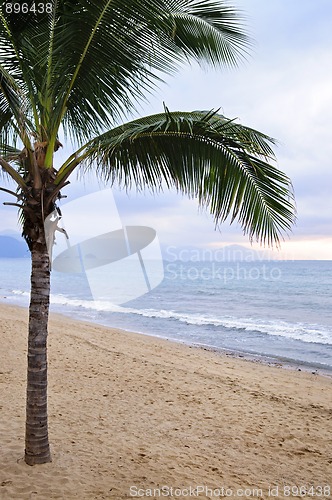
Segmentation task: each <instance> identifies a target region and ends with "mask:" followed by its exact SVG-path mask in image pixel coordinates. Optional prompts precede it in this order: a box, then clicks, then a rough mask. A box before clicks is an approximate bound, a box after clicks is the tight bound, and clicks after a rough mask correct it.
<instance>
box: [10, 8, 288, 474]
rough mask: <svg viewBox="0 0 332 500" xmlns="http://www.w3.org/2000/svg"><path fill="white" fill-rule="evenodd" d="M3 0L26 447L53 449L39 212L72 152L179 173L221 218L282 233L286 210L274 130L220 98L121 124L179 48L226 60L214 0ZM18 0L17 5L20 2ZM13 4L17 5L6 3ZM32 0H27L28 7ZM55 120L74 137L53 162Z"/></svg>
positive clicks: (179, 57)
mask: <svg viewBox="0 0 332 500" xmlns="http://www.w3.org/2000/svg"><path fill="white" fill-rule="evenodd" d="M18 5H19V4H15V5H14V4H12V3H11V2H4V3H3V5H2V7H1V14H0V17H1V23H0V73H1V74H0V165H1V167H2V169H1V171H2V174H3V177H4V178H6V177H9V178H11V179H12V180H13V181H14V182H15V183H16V186H17V190H16V191H15V192H14V191H11V190H10V189H7V188H2V189H3V190H5V191H6V192H7V193H8V194H12V195H13V196H15V197H16V201H15V202H14V203H12V204H13V205H15V206H18V207H19V213H20V220H21V222H22V234H23V236H24V238H25V240H26V241H27V244H28V247H29V250H30V252H31V261H32V271H31V298H30V308H29V336H28V380H27V404H26V444H25V461H26V463H27V464H30V465H34V464H37V463H45V462H48V461H50V460H51V457H50V449H49V442H48V424H47V325H48V313H49V294H50V262H49V255H48V251H47V245H46V241H45V231H44V221H45V219H46V217H47V216H48V215H49V214H50V213H51V212H52V211H53V210H54V209H55V208H56V203H57V200H58V199H59V198H60V197H61V192H62V190H63V188H64V187H65V186H66V185H67V184H68V183H69V181H68V178H69V176H70V175H71V174H72V172H73V171H74V170H76V169H77V168H78V167H80V166H84V168H91V169H94V170H95V172H96V174H97V175H98V176H100V177H101V178H104V179H105V180H106V181H107V182H109V183H110V184H112V183H113V182H115V181H116V182H118V183H119V184H120V185H121V186H129V185H132V184H134V185H135V186H137V187H138V188H145V187H148V188H150V189H152V190H158V189H160V186H161V184H163V183H164V184H166V186H167V187H172V186H175V187H176V188H177V189H178V190H179V191H181V192H183V193H186V194H187V195H188V196H190V197H197V198H198V200H199V203H200V204H201V205H202V206H205V207H206V208H207V209H208V210H209V211H210V212H211V214H212V215H213V217H214V218H215V220H216V222H217V223H220V222H223V221H225V220H226V218H227V217H228V216H230V218H231V221H233V220H234V219H237V220H238V221H239V222H240V224H241V225H242V228H243V230H244V232H246V233H248V234H249V237H250V238H251V239H252V238H257V239H258V240H259V241H261V242H265V243H267V244H273V243H278V242H279V239H280V236H281V235H282V233H283V232H284V231H285V230H288V229H290V227H291V226H292V224H293V221H294V209H293V201H292V192H291V188H290V182H289V179H288V177H287V176H286V175H284V174H283V173H282V172H280V171H279V170H278V169H277V168H276V167H275V166H273V161H272V160H273V151H272V146H273V140H272V139H271V138H269V137H267V136H266V135H264V134H262V133H260V132H257V131H255V130H252V129H250V128H247V127H245V126H242V125H239V124H237V123H235V122H234V121H232V120H228V119H226V118H225V117H224V116H221V115H220V114H218V113H217V112H206V111H204V112H203V111H195V112H191V113H189V112H184V113H181V112H176V113H171V112H170V111H169V110H168V109H167V108H165V110H164V112H163V113H161V114H158V115H154V116H148V117H145V118H140V119H137V120H134V121H131V122H129V123H127V124H124V125H119V123H120V122H121V121H122V119H123V117H124V116H125V115H126V114H127V113H128V111H130V112H131V111H133V110H134V109H135V107H134V106H135V103H136V102H138V100H140V99H141V98H143V97H144V95H145V94H146V93H147V92H149V91H151V90H152V89H153V88H154V86H155V85H156V83H158V82H159V81H160V78H161V75H162V73H169V72H172V71H174V70H175V69H176V68H177V66H178V65H179V64H181V63H182V62H186V61H187V60H190V59H191V60H196V61H198V62H199V63H201V64H210V65H214V66H216V65H230V66H232V65H233V66H234V65H235V64H236V62H237V61H238V60H239V59H241V58H242V57H244V56H245V54H246V49H247V47H248V46H249V40H248V38H247V36H246V35H245V33H244V31H243V28H242V27H241V26H242V25H241V23H242V21H241V18H240V16H239V14H238V13H237V12H236V11H235V10H234V9H233V8H232V7H230V6H228V5H226V4H225V3H224V1H223V0H205V1H200V0H158V1H156V0H126V1H123V0H98V1H97V0H51V1H48V2H47V3H37V2H36V3H32V4H31V5H30V3H29V4H21V6H20V8H19V9H18V7H17V6H18ZM23 5H25V6H27V7H26V8H24V7H23ZM15 6H16V7H15ZM33 6H34V7H33ZM60 131H63V132H64V135H65V137H69V139H71V140H72V143H73V144H76V145H77V144H78V145H79V147H77V150H76V151H75V152H74V153H73V154H72V155H71V156H70V157H69V158H68V159H67V160H66V161H65V162H64V163H63V164H62V165H61V166H60V168H58V169H56V168H55V167H54V155H55V153H56V152H57V151H58V149H59V148H60V147H61V144H60V141H59V132H60Z"/></svg>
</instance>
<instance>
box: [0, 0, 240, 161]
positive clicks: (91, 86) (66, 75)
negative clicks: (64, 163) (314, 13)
mask: <svg viewBox="0 0 332 500" xmlns="http://www.w3.org/2000/svg"><path fill="white" fill-rule="evenodd" d="M48 4H49V5H50V4H51V5H52V9H49V12H45V13H44V14H38V15H33V14H32V13H31V12H29V13H26V14H24V13H22V11H21V12H20V13H19V14H7V13H6V12H5V10H4V8H3V7H2V10H1V16H0V17H1V21H2V22H1V23H0V64H3V65H4V67H5V69H6V70H7V71H8V72H9V73H10V74H12V75H14V73H15V78H16V79H17V80H19V81H20V83H21V84H22V86H23V87H24V93H25V94H26V95H29V108H30V112H31V114H32V115H33V116H34V122H35V129H36V133H37V134H39V135H41V134H44V137H43V138H42V139H41V140H43V141H44V140H51V141H53V142H54V141H55V137H56V135H57V133H58V130H59V126H60V123H61V122H62V123H63V126H64V129H65V133H66V134H69V135H71V136H73V137H74V138H75V139H76V140H78V141H82V140H83V141H86V140H88V139H89V138H91V137H92V136H93V135H97V134H99V133H100V132H101V131H102V130H105V128H110V127H112V126H114V123H118V122H119V120H120V119H122V118H123V116H124V115H127V113H128V111H131V110H133V109H134V107H135V105H136V103H137V102H138V100H141V99H144V98H145V96H146V94H147V93H149V92H151V90H152V89H153V88H154V87H155V85H156V84H157V83H158V82H159V81H160V77H158V76H157V75H161V74H162V73H169V72H173V71H174V70H175V69H176V68H177V67H178V66H179V64H181V63H182V62H183V61H186V60H188V59H192V58H194V59H195V60H197V61H198V62H204V61H205V62H207V63H208V64H213V65H215V64H226V65H233V64H235V61H236V60H238V59H239V58H240V57H241V56H242V55H243V54H244V53H245V50H246V47H247V46H248V43H249V42H248V39H247V37H246V35H245V34H244V31H243V29H242V21H241V19H240V16H239V15H238V12H236V11H235V10H234V9H232V8H230V7H228V6H227V4H226V3H225V2H224V1H223V0H218V1H216V0H214V1H213V0H205V1H204V2H203V1H197V0H160V1H158V2H156V1H155V0H144V1H143V0H126V1H125V2H124V1H123V0H98V1H97V0H71V1H68V0H50V2H48ZM2 51H3V52H2ZM5 53H6V57H5V56H4V54H5ZM46 131H47V132H46ZM50 148H51V149H50V151H51V150H52V145H51V146H50Z"/></svg>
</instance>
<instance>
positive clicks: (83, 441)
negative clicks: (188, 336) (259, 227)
mask: <svg viewBox="0 0 332 500" xmlns="http://www.w3.org/2000/svg"><path fill="white" fill-rule="evenodd" d="M0 332H1V344H0V349H1V354H0V363H1V364H0V414H1V420H0V439H1V448H0V498H1V499H5V500H7V499H15V500H19V499H41V500H46V499H53V498H59V499H65V500H68V499H74V498H77V499H103V498H104V499H106V498H116V499H129V498H135V497H136V498H165V497H167V498H181V499H182V498H226V496H227V497H230V495H232V497H233V498H243V497H245V498H264V499H268V498H272V497H274V498H315V497H316V496H319V497H320V498H329V495H328V493H329V490H328V488H327V485H328V484H329V483H332V379H331V378H329V377H325V376H320V375H314V374H312V373H311V372H309V373H308V372H304V371H296V370H286V369H284V368H280V367H275V366H266V365H264V364H261V363H255V362H252V361H247V360H242V359H234V358H233V357H230V356H227V355H225V354H224V355H221V354H218V353H213V352H209V351H205V350H203V349H197V348H193V347H192V348H191V347H189V346H185V345H182V344H176V343H173V342H169V341H166V340H161V339H158V338H154V337H148V336H144V335H138V334H132V333H129V332H124V331H119V330H115V329H108V328H104V327H100V326H96V325H93V324H88V323H82V322H75V321H72V320H69V319H67V318H65V317H61V316H52V319H51V322H50V333H49V426H50V442H51V450H52V458H53V461H52V463H50V464H45V465H41V466H34V467H30V466H27V465H26V464H25V463H24V461H23V453H24V418H25V379H26V373H25V372H26V337H27V333H26V332H27V311H26V310H25V309H20V308H14V307H11V306H7V305H1V306H0ZM271 486H273V487H274V489H271ZM289 486H291V487H294V488H296V487H300V486H303V487H305V488H306V490H302V491H301V492H300V491H297V490H296V489H293V490H291V491H290V490H288V487H289ZM197 487H199V489H198V490H197ZM310 487H314V489H311V490H310V489H309V488H310ZM320 487H322V488H325V490H322V494H321V495H318V494H317V493H319V492H320V491H321V490H320V489H319V488H320ZM331 487H332V484H331ZM158 488H159V490H158ZM195 488H196V489H195ZM153 490H155V491H153ZM297 493H298V494H297ZM304 493H305V495H304ZM312 493H313V494H312ZM167 494H168V496H167ZM331 498H332V496H331Z"/></svg>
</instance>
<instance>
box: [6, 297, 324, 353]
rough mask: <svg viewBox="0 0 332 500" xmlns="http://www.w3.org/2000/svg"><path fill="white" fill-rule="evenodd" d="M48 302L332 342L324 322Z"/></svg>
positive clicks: (66, 300)
mask: <svg viewBox="0 0 332 500" xmlns="http://www.w3.org/2000/svg"><path fill="white" fill-rule="evenodd" d="M12 293H13V294H15V295H21V296H29V293H28V292H24V291H21V290H12ZM51 303H52V304H55V305H63V306H67V307H73V308H80V309H86V310H91V311H94V312H96V311H97V312H105V313H107V312H110V313H111V312H113V313H121V314H135V315H138V316H143V317H146V318H159V319H165V320H174V321H179V322H180V323H186V324H188V325H197V326H211V327H216V328H218V327H219V328H220V327H222V328H226V329H229V330H234V329H235V330H238V331H241V330H243V331H246V332H248V333H249V332H251V333H256V334H258V335H259V334H263V335H264V334H265V335H272V336H278V337H284V338H287V339H293V340H301V341H302V342H306V343H319V344H327V345H332V332H331V329H330V328H328V327H327V326H324V325H318V324H310V323H299V322H298V323H291V322H287V321H282V320H266V319H259V318H236V317H233V316H218V317H217V316H212V315H209V314H194V313H182V312H176V311H173V310H165V309H160V310H157V309H136V308H132V307H123V306H118V305H115V304H112V303H111V302H109V301H102V300H99V301H92V300H81V299H72V298H68V297H66V296H65V295H61V294H52V295H51Z"/></svg>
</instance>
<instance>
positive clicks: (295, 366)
mask: <svg viewBox="0 0 332 500" xmlns="http://www.w3.org/2000/svg"><path fill="white" fill-rule="evenodd" d="M4 299H7V297H4V296H2V297H0V306H1V305H2V304H4V305H8V306H9V307H18V308H21V309H26V308H27V306H24V305H18V304H12V303H10V299H9V302H8V303H6V302H5V301H4ZM50 316H58V317H60V318H68V319H69V320H71V321H75V322H82V323H84V324H91V325H97V326H98V325H99V326H100V327H103V328H108V329H110V330H118V331H123V332H126V333H129V334H134V335H143V336H146V337H152V338H156V339H161V340H165V341H166V342H172V343H175V344H180V345H184V346H188V347H194V348H197V349H202V350H205V351H210V352H214V353H219V354H220V355H224V356H230V357H232V358H234V359H243V360H246V361H249V362H253V363H262V364H264V365H267V366H275V367H277V368H283V369H286V370H295V371H305V372H308V373H311V374H313V375H320V376H325V377H331V378H332V366H331V367H330V366H328V365H327V366H326V365H324V364H323V363H314V362H309V361H308V362H305V361H300V360H294V359H291V358H285V357H281V356H278V355H272V354H260V353H258V352H246V351H242V350H236V349H228V348H226V347H224V348H223V347H216V346H213V345H209V344H201V343H198V342H188V341H186V340H177V339H173V338H171V337H165V336H162V335H157V334H151V333H147V332H141V331H134V330H130V329H127V328H120V327H117V326H113V325H110V324H107V323H106V322H105V323H103V322H97V321H93V320H90V321H89V320H86V319H81V318H74V317H73V316H71V315H70V314H67V313H66V312H61V313H60V312H54V311H51V312H50Z"/></svg>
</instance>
